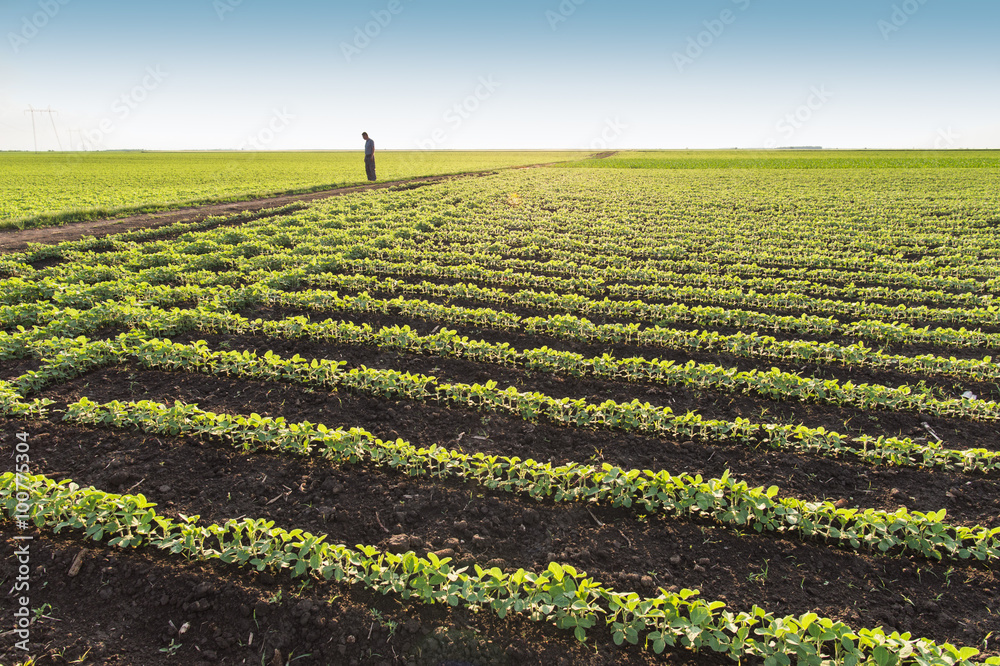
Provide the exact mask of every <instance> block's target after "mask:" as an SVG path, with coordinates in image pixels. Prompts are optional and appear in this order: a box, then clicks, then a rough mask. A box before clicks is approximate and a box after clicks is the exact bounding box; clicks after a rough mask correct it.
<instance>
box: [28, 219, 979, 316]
mask: <svg viewBox="0 0 1000 666" xmlns="http://www.w3.org/2000/svg"><path fill="white" fill-rule="evenodd" d="M380 224H386V223H385V222H382V223H380ZM293 225H294V228H292V226H293ZM331 225H333V228H332V229H331V228H330V226H331ZM342 225H343V223H341V222H339V221H337V220H332V221H330V220H327V222H325V223H322V224H319V225H314V224H308V223H305V222H302V221H301V220H300V219H299V217H293V218H291V219H290V220H286V221H284V223H283V224H282V226H280V227H276V228H275V227H266V228H264V229H261V230H258V231H257V233H252V232H248V231H246V230H240V231H232V230H229V231H219V232H215V234H214V237H213V236H212V235H205V234H200V235H199V237H198V238H196V239H191V240H190V242H173V243H167V244H162V243H161V244H156V243H153V244H146V245H144V246H142V247H134V246H133V247H131V248H128V249H124V250H120V251H112V252H108V251H102V252H100V253H99V254H95V253H94V252H93V251H91V252H76V253H74V252H72V251H69V250H67V251H66V253H65V255H66V258H67V260H68V262H69V266H60V267H54V268H51V269H46V270H43V271H41V272H40V273H39V274H33V275H32V277H35V278H40V277H48V276H51V277H63V276H67V274H68V275H73V274H75V273H77V272H78V271H79V270H80V264H86V265H93V271H94V273H95V274H96V275H102V274H103V275H105V276H110V275H116V276H121V275H126V274H130V273H137V272H141V271H143V270H148V269H150V268H154V267H164V266H170V267H173V268H175V269H183V270H187V271H204V270H209V271H215V272H219V271H224V270H226V269H234V268H239V267H241V266H243V265H244V264H249V266H247V268H249V269H250V270H254V269H258V268H271V269H274V268H286V269H287V268H294V267H297V266H302V265H304V264H307V263H309V262H312V261H315V259H316V257H328V256H329V255H330V254H331V253H334V252H336V251H338V250H340V251H341V254H342V256H344V258H346V259H351V258H359V257H366V256H371V257H376V258H382V259H388V260H391V261H392V262H393V263H396V264H398V265H399V266H400V268H399V269H397V270H399V271H407V272H409V273H410V274H419V271H420V270H421V269H417V268H409V269H407V268H406V267H407V266H409V265H422V266H423V267H424V268H423V270H425V271H426V270H428V269H430V270H433V269H434V267H435V266H442V265H443V266H454V265H456V264H458V265H464V264H469V263H470V261H471V263H472V264H473V265H477V264H478V265H487V266H490V265H502V266H504V267H505V270H510V269H515V270H521V271H526V272H527V273H529V274H532V273H534V274H537V273H552V272H558V268H559V266H558V263H569V264H571V266H572V268H571V271H572V273H573V274H574V275H583V274H586V277H588V278H590V280H591V281H596V285H595V287H594V288H591V291H592V292H596V293H597V294H604V295H606V296H611V297H615V298H632V297H638V298H643V299H654V300H657V299H659V300H663V299H670V300H687V301H703V302H710V303H723V304H729V305H751V306H755V307H785V308H798V309H809V310H812V311H816V312H822V313H830V314H845V315H849V316H877V317H887V318H893V317H896V318H901V319H904V320H922V319H927V320H931V321H934V320H944V321H961V320H962V313H963V312H964V311H969V314H968V315H967V316H968V317H971V319H970V320H969V321H970V322H977V321H984V322H987V323H993V322H994V320H995V319H996V317H995V316H993V317H990V316H988V315H989V313H990V312H993V313H994V314H995V299H994V298H993V297H992V296H991V295H989V294H988V293H987V294H974V293H967V291H966V293H951V292H950V291H944V290H941V289H936V290H929V289H889V288H887V287H884V286H869V287H857V286H853V284H852V285H851V286H847V287H831V286H829V285H824V284H819V283H810V282H808V281H803V280H796V281H789V280H787V279H785V278H773V277H759V276H758V277H750V278H743V277H739V276H732V275H728V274H724V275H712V274H710V273H696V274H694V275H693V276H692V274H690V273H687V274H684V273H678V272H676V271H669V270H662V269H661V268H644V267H641V266H638V267H637V266H632V265H630V262H629V261H628V260H625V259H623V260H622V263H623V265H622V266H605V267H595V266H593V265H589V264H587V263H582V262H578V261H572V262H556V261H552V260H550V261H538V260H525V259H518V258H511V257H501V256H497V255H491V254H490V253H488V252H479V251H466V252H459V251H455V250H453V249H452V250H444V251H441V250H434V249H433V248H432V247H430V245H432V244H433V243H432V241H433V240H434V234H433V233H432V232H433V229H434V228H435V227H434V226H433V225H431V224H428V223H427V222H418V223H416V224H415V225H413V224H410V226H406V225H402V226H398V227H397V228H395V229H393V230H392V232H391V233H389V234H382V233H378V234H376V235H373V236H371V237H370V238H368V239H367V241H365V240H364V228H363V227H362V229H361V231H360V232H359V233H358V234H356V235H352V234H351V233H349V232H348V231H347V230H345V229H344V228H343V226H342ZM317 226H318V227H319V228H317ZM381 229H383V227H381V226H378V227H375V228H373V229H372V230H371V231H372V233H373V234H375V233H376V232H380V230H381ZM421 230H423V231H421ZM359 236H361V239H360V240H361V242H358V241H359ZM181 240H182V241H183V239H181ZM133 245H134V244H133ZM485 247H486V245H485V244H481V248H485ZM74 255H75V256H74ZM593 256H594V255H593V254H590V255H585V256H584V257H580V258H581V259H585V260H588V259H589V260H591V261H592V259H590V258H591V257H593ZM610 256H611V257H612V258H613V257H614V255H610ZM255 258H256V259H257V261H253V260H254V259H255ZM91 279H94V278H93V277H92V278H91ZM636 280H639V281H640V282H639V283H635V282H636ZM525 281H527V278H522V283H523V282H525ZM577 281H578V282H580V280H577ZM650 282H651V283H650ZM691 283H693V284H691ZM977 284H978V286H977V287H976V288H977V289H978V290H980V291H982V290H986V289H989V288H990V283H977ZM529 286H534V287H541V288H555V289H558V288H559V287H560V283H559V281H558V280H556V281H554V282H547V281H546V279H545V278H544V277H543V276H541V275H535V277H534V280H533V281H531V284H530V285H529ZM811 292H816V293H819V294H820V296H813V295H810V293H811ZM821 296H833V297H834V298H825V297H821ZM873 299H874V300H884V301H889V302H891V303H895V302H897V301H898V302H901V307H894V306H892V305H885V304H879V303H869V302H867V301H869V300H873ZM859 300H860V301H865V302H857V301H859ZM907 301H911V302H916V303H921V305H919V306H913V307H907V306H906V302H907ZM927 303H929V304H930V305H926V304H927ZM937 306H952V307H937ZM955 306H961V307H955ZM984 313H986V314H985V315H984Z"/></svg>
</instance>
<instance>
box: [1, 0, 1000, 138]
mask: <svg viewBox="0 0 1000 666" xmlns="http://www.w3.org/2000/svg"><path fill="white" fill-rule="evenodd" d="M0 27H2V30H0V37H2V43H0V150H31V149H32V148H33V146H34V139H33V135H32V126H31V117H30V115H29V114H26V113H25V110H26V109H28V108H29V106H30V107H33V108H35V109H46V108H52V109H54V110H55V111H56V112H57V114H56V115H55V116H53V117H50V116H49V115H46V114H36V115H35V121H36V132H37V141H38V148H39V149H40V150H52V149H56V148H57V147H58V146H59V145H60V143H61V145H62V147H63V148H67V147H72V148H75V149H79V148H82V147H91V148H105V149H138V148H146V149H157V150H171V149H237V148H243V149H267V150H283V149H360V148H361V144H362V140H361V138H360V134H361V132H362V131H363V130H367V131H368V132H369V133H370V134H371V136H372V138H374V139H375V141H376V144H377V146H378V147H379V149H416V148H441V149H497V148H510V149H516V148H522V149H523V148H538V149H559V148H585V149H594V148H607V149H627V148H732V147H739V148H756V147H766V146H802V145H818V146H823V147H826V148H1000V120H998V119H1000V113H998V112H997V109H1000V85H997V84H998V83H1000V40H998V39H997V38H996V35H997V31H998V28H1000V2H997V1H996V0H947V1H946V0H707V1H697V2H696V1H680V0H677V1H671V2H664V1H663V0H661V1H659V2H652V1H647V0H643V1H639V0H618V1H617V2H614V3H612V2H610V1H608V0H534V1H529V0H504V1H503V2H500V1H495V0H494V1H483V2H469V1H464V2H459V1H457V0H446V1H439V2H434V1H432V0H371V1H360V2H352V3H330V2H321V1H319V0H286V1H285V2H281V3H277V2H265V1H264V0H175V1H173V2H169V3H166V2H164V3H154V2H134V1H133V2H126V1H124V0H90V1H84V0H8V1H7V2H5V3H4V4H3V6H2V7H0ZM53 122H54V124H55V128H54V129H53V126H52V124H53Z"/></svg>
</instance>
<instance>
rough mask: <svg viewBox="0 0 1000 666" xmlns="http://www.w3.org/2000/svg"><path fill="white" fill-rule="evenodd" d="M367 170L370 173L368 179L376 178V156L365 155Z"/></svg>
mask: <svg viewBox="0 0 1000 666" xmlns="http://www.w3.org/2000/svg"><path fill="white" fill-rule="evenodd" d="M365 171H366V172H367V173H368V180H375V156H374V155H365Z"/></svg>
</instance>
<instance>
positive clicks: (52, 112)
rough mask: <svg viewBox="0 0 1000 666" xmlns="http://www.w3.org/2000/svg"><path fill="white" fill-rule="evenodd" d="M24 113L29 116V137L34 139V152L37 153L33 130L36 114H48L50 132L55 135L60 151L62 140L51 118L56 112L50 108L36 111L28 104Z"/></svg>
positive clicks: (36, 136) (36, 142) (36, 137)
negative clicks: (50, 125)
mask: <svg viewBox="0 0 1000 666" xmlns="http://www.w3.org/2000/svg"><path fill="white" fill-rule="evenodd" d="M25 113H30V114H31V136H32V137H33V138H34V139H35V152H36V153H37V152H38V132H37V131H36V130H35V114H36V113H47V114H49V120H50V121H52V132H53V134H55V135H56V143H57V144H59V150H62V140H61V139H60V138H59V131H58V130H57V129H56V121H55V118H54V117H53V116H54V115H55V114H56V113H58V112H57V111H53V110H52V107H51V106H50V107H49V108H47V109H36V108H34V107H33V106H31V105H30V104H29V105H28V109H27V111H25Z"/></svg>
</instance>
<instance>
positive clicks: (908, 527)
mask: <svg viewBox="0 0 1000 666" xmlns="http://www.w3.org/2000/svg"><path fill="white" fill-rule="evenodd" d="M35 346H36V347H37V351H39V352H41V354H40V355H41V356H42V359H43V365H42V367H41V368H40V369H39V370H36V371H30V372H28V373H26V374H25V375H23V376H22V377H21V378H19V379H17V380H15V381H14V382H3V383H2V385H0V389H2V391H0V393H2V394H3V396H4V402H3V404H4V409H5V411H7V413H9V414H11V415H24V414H32V413H39V412H43V411H44V410H45V408H46V407H47V405H46V401H45V400H39V399H37V398H36V399H34V401H32V402H31V403H28V402H26V399H27V397H30V396H31V394H32V393H34V392H37V391H39V390H41V389H44V388H45V387H47V386H50V385H52V384H55V383H60V382H63V381H66V380H67V379H69V378H71V377H72V376H75V375H78V374H82V373H84V372H86V371H88V370H91V369H94V368H95V367H101V366H106V365H109V364H112V363H116V362H121V361H133V362H135V363H138V364H139V365H140V366H143V367H148V368H156V369H165V370H174V371H185V372H202V373H208V374H214V375H225V376H235V377H240V378H245V379H254V380H264V381H275V382H294V383H302V384H307V385H312V386H320V387H324V388H328V389H331V388H332V389H340V390H348V391H353V392H358V393H363V394H367V395H372V396H378V397H385V398H408V399H412V400H424V401H435V402H439V403H442V404H445V405H448V406H472V407H475V408H478V409H481V410H483V411H489V412H500V413H506V414H510V415H515V416H520V417H522V418H526V419H529V420H534V419H536V418H538V417H544V418H548V419H550V420H552V421H556V422H561V423H563V424H565V425H568V426H571V427H581V426H583V427H586V426H594V425H597V426H604V427H612V428H616V429H621V430H626V431H638V432H654V433H658V434H675V433H674V431H683V430H685V429H686V430H688V431H691V432H696V431H697V430H699V429H703V428H704V427H705V426H706V425H707V426H708V427H711V426H712V425H716V424H704V423H696V422H695V421H694V420H693V419H690V418H684V417H678V418H674V419H670V418H669V417H670V416H672V415H670V414H668V413H666V412H664V411H662V410H660V411H657V410H654V409H651V408H650V407H649V406H648V405H641V404H638V403H636V402H633V403H630V404H624V405H623V404H616V403H613V402H612V401H606V402H605V403H602V404H601V405H589V404H586V403H585V402H583V401H578V400H569V399H561V400H557V399H554V398H551V397H549V396H545V395H543V394H539V393H521V392H517V391H514V390H512V389H507V390H503V391H501V390H498V389H497V388H496V386H495V384H493V383H492V382H488V383H487V384H486V385H479V384H474V385H467V384H461V383H451V384H444V383H439V382H437V381H436V380H435V379H434V378H433V377H427V376H423V375H413V374H410V373H400V372H397V371H391V370H373V369H369V368H364V367H362V368H351V369H348V368H346V367H344V364H343V363H342V362H336V361H329V360H325V359H323V360H320V359H305V358H301V357H300V356H298V355H296V356H294V357H292V358H290V359H286V358H282V357H281V356H279V355H277V354H274V353H272V352H268V353H266V354H264V355H263V356H258V355H257V354H254V353H251V352H245V351H244V352H239V351H213V350H211V349H209V348H208V347H207V345H206V344H205V343H204V342H196V343H192V344H190V345H183V344H175V343H170V342H169V341H165V340H158V339H145V338H144V337H143V336H142V334H141V332H138V331H133V332H131V333H129V334H122V335H121V336H119V338H117V339H116V340H113V341H111V340H108V341H99V342H88V341H86V340H85V339H82V338H80V339H61V340H57V339H52V340H48V341H45V342H44V343H36V345H35ZM133 406H134V405H133ZM109 409H110V410H111V411H108V410H109ZM115 409H117V408H113V406H112V407H108V406H103V407H101V406H95V405H93V403H91V402H90V401H88V400H86V399H84V400H82V401H80V402H79V403H77V404H75V405H73V406H71V407H70V408H69V410H68V412H67V415H66V418H67V419H75V420H78V421H79V420H84V421H86V422H89V423H98V424H101V423H115V422H116V419H118V418H119V416H120V414H121V412H120V410H119V411H118V412H116V411H115ZM192 409H194V408H193V407H192ZM95 410H96V411H95ZM126 411H128V409H127V408H126ZM140 411H141V410H140ZM116 413H118V414H119V416H116ZM88 414H89V416H88ZM687 416H690V415H687ZM171 418H172V417H171ZM178 418H182V420H183V419H184V418H186V417H184V416H183V414H182V415H181V416H180V417H178ZM144 420H145V421H151V422H153V423H158V422H160V421H159V417H157V416H156V415H155V414H154V415H153V416H152V417H149V418H148V419H147V418H146V417H142V418H140V419H139V421H143V422H144ZM121 424H124V425H135V422H132V421H128V422H127V423H126V422H120V423H119V425H121ZM280 424H283V420H282V421H280V422H279V425H280ZM739 425H741V424H737V426H739ZM742 425H746V424H742ZM304 427H305V426H303V425H301V424H300V425H298V426H296V427H295V428H294V429H293V431H294V432H300V433H303V436H304V437H305V440H302V439H301V438H300V439H299V440H296V441H299V443H300V445H302V446H305V451H306V452H308V451H309V450H310V444H309V441H310V440H309V437H311V435H309V432H310V431H309V429H308V428H307V429H306V430H303V428H304ZM175 431H176V426H175V425H171V426H170V432H171V433H172V434H177V432H175ZM736 434H737V435H738V434H739V433H736ZM417 455H418V457H419V456H421V455H425V454H417ZM449 455H451V454H449ZM462 455H463V456H465V454H462ZM465 458H468V456H465ZM479 459H480V460H486V461H488V462H487V463H486V468H488V469H489V470H492V472H491V473H494V472H495V473H496V474H499V475H500V476H501V477H503V478H508V477H510V476H511V475H513V476H514V477H517V478H519V479H522V481H523V484H522V485H519V486H517V487H516V488H514V487H505V489H508V490H512V489H514V490H525V489H528V490H529V492H544V489H545V488H550V487H552V486H553V482H552V478H551V477H550V478H546V479H540V478H539V477H538V476H537V475H532V474H528V472H527V471H526V470H529V469H534V468H537V466H538V464H537V463H534V462H533V461H525V462H524V464H521V461H519V460H516V459H513V458H502V457H497V456H490V457H483V456H480V457H479ZM498 461H500V462H498ZM486 468H484V469H486ZM543 468H544V469H550V470H551V469H552V468H551V466H548V467H545V466H543ZM560 469H564V468H560ZM565 469H571V470H574V471H573V473H572V474H569V476H567V477H566V479H568V481H567V483H568V484H569V485H567V486H565V487H566V488H569V489H575V490H572V492H574V493H575V492H579V493H582V494H581V495H576V496H574V497H576V498H577V499H589V500H592V501H610V502H611V503H613V504H615V505H623V504H624V505H626V506H631V505H632V504H638V505H641V506H642V507H643V509H644V510H645V511H666V512H672V513H677V514H679V515H688V514H690V513H701V514H704V515H705V516H707V517H710V518H712V519H714V520H716V521H717V522H719V523H721V524H723V525H732V526H744V525H749V526H752V527H753V528H754V529H756V530H757V531H765V530H766V531H770V532H795V533H799V534H802V535H803V536H807V537H814V538H821V539H825V540H828V541H830V542H832V543H834V544H837V545H841V546H850V547H853V548H860V547H861V546H862V545H863V544H864V545H865V546H867V547H869V548H870V547H875V546H877V547H878V549H880V550H881V551H889V550H893V549H902V550H906V551H914V552H915V553H919V554H920V555H923V556H926V557H932V558H937V559H940V558H941V557H943V556H948V557H958V558H970V557H971V558H975V559H979V560H991V561H992V560H994V559H996V558H997V557H1000V550H998V545H1000V544H998V541H997V536H996V535H997V534H998V533H1000V528H995V529H992V530H990V529H986V528H979V527H977V528H967V527H961V526H954V525H949V524H947V523H945V522H943V519H944V511H940V512H933V513H929V514H923V513H920V512H912V513H910V512H907V511H906V510H905V509H902V510H900V511H898V512H896V513H892V514H890V513H886V512H880V511H875V510H865V511H857V510H854V509H837V508H836V507H834V505H833V504H832V503H830V502H820V503H810V502H805V501H802V500H797V499H794V498H777V497H776V495H777V488H772V489H768V490H767V491H765V490H764V489H762V488H757V489H749V488H747V486H746V484H745V483H743V482H735V481H732V480H730V479H728V476H725V475H724V476H723V477H722V478H720V479H715V480H713V481H712V482H711V488H710V489H709V490H710V492H707V494H706V491H705V488H704V487H703V486H702V485H701V484H702V480H701V478H700V477H690V476H680V477H673V476H671V475H670V474H669V473H667V472H645V471H643V472H640V471H639V470H631V471H626V470H622V469H619V468H615V467H612V466H610V465H604V466H602V467H601V468H596V467H594V466H586V465H584V466H577V465H570V466H569V467H567V468H565ZM565 469H564V471H565ZM470 474H471V473H470ZM526 474H527V476H525V475H526ZM560 474H561V473H560ZM471 476H473V477H474V476H476V475H475V474H471ZM564 476H565V475H564ZM529 477H530V478H529ZM498 478H499V477H498ZM622 479H627V480H629V483H631V482H633V481H634V482H635V483H637V484H638V485H631V486H628V488H626V486H623V485H622V481H621V480H622ZM678 479H681V480H680V481H678ZM595 484H596V485H595ZM609 484H610V485H609ZM488 485H490V487H497V486H496V484H488ZM557 485H558V484H557ZM601 488H604V490H601ZM531 489H535V490H531ZM566 492H570V491H566ZM637 493H638V494H637Z"/></svg>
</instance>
